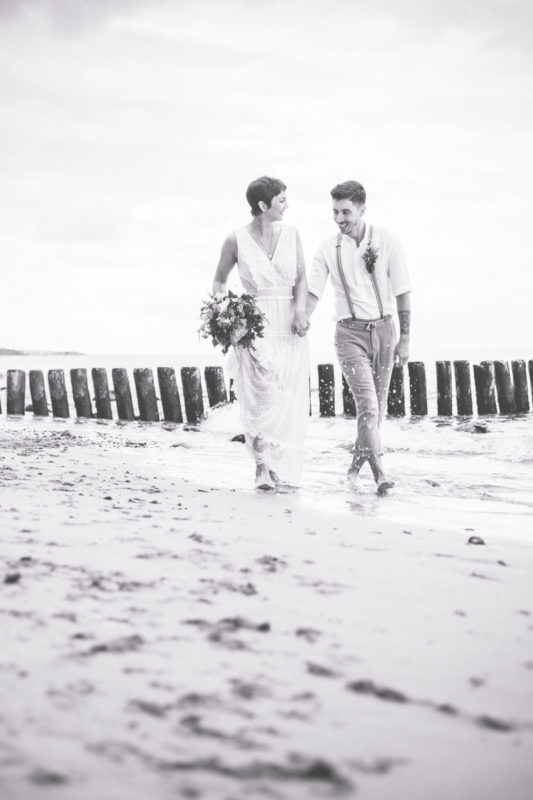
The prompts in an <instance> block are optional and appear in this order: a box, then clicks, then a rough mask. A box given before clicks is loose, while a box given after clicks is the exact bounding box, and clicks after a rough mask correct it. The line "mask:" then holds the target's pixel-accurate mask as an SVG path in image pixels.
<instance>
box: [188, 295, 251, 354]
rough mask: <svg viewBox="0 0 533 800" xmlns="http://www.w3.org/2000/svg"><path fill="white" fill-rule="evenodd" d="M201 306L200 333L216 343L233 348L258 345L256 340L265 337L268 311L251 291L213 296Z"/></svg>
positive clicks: (226, 349)
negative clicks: (266, 313) (262, 307)
mask: <svg viewBox="0 0 533 800" xmlns="http://www.w3.org/2000/svg"><path fill="white" fill-rule="evenodd" d="M209 297H210V299H209V300H207V301H206V302H205V303H204V304H203V305H202V308H201V309H200V318H201V320H202V324H201V326H200V335H201V336H203V338H204V339H209V338H211V341H212V342H213V346H214V347H217V346H218V345H220V346H221V347H222V352H223V353H227V352H228V350H229V348H230V347H231V346H232V345H233V346H237V345H238V346H239V347H244V348H252V349H253V347H254V344H253V343H254V340H255V339H256V338H261V337H262V336H263V329H264V314H263V312H262V311H261V310H260V309H259V308H258V306H257V303H256V300H255V297H253V295H251V294H242V295H237V294H235V293H234V292H231V291H229V292H228V293H227V294H226V295H223V296H215V295H210V296H209Z"/></svg>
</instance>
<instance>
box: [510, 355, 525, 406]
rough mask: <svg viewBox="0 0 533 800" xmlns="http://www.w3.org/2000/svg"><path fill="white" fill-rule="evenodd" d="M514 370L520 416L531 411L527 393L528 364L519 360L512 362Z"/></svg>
mask: <svg viewBox="0 0 533 800" xmlns="http://www.w3.org/2000/svg"><path fill="white" fill-rule="evenodd" d="M511 365H512V369H513V383H514V401H515V406H516V410H517V412H518V413H519V414H522V413H524V412H526V411H529V395H528V391H527V367H526V362H525V361H524V360H523V359H521V358H519V359H517V360H516V361H511Z"/></svg>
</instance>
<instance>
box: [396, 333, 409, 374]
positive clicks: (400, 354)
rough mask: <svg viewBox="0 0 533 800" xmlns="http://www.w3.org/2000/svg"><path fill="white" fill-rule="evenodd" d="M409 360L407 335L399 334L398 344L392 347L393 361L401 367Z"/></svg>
mask: <svg viewBox="0 0 533 800" xmlns="http://www.w3.org/2000/svg"><path fill="white" fill-rule="evenodd" d="M408 360H409V337H408V336H405V335H404V334H400V338H399V340H398V344H397V345H396V347H395V348H394V361H395V362H396V363H397V364H399V365H400V366H401V367H403V366H404V364H407V362H408Z"/></svg>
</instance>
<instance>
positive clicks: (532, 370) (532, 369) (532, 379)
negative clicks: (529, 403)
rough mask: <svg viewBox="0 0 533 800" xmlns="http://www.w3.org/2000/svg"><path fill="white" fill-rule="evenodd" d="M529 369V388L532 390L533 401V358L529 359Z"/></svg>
mask: <svg viewBox="0 0 533 800" xmlns="http://www.w3.org/2000/svg"><path fill="white" fill-rule="evenodd" d="M527 367H528V370H529V388H530V389H531V398H532V399H533V358H530V359H529V361H528V362H527Z"/></svg>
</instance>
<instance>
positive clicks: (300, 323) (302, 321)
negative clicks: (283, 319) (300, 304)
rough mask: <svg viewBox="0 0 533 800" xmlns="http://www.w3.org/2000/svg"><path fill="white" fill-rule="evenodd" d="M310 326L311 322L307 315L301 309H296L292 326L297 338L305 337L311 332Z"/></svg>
mask: <svg viewBox="0 0 533 800" xmlns="http://www.w3.org/2000/svg"><path fill="white" fill-rule="evenodd" d="M309 326H310V322H309V317H308V316H307V313H306V312H305V311H302V310H301V309H299V308H295V309H294V316H293V319H292V325H291V330H292V332H293V333H295V334H296V335H297V336H305V334H306V333H307V331H308V330H309Z"/></svg>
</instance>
